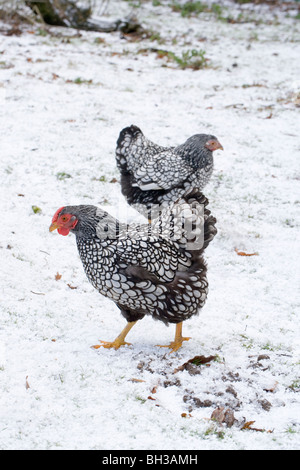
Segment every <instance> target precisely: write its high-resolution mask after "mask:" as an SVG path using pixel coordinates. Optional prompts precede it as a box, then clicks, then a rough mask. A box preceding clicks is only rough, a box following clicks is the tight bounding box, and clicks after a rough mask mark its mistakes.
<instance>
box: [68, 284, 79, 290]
mask: <svg viewBox="0 0 300 470" xmlns="http://www.w3.org/2000/svg"><path fill="white" fill-rule="evenodd" d="M67 286H68V287H70V289H77V286H71V284H67Z"/></svg>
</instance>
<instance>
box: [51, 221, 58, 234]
mask: <svg viewBox="0 0 300 470" xmlns="http://www.w3.org/2000/svg"><path fill="white" fill-rule="evenodd" d="M56 229H58V225H57V223H56V222H52V224H51V225H50V227H49V232H54V230H56Z"/></svg>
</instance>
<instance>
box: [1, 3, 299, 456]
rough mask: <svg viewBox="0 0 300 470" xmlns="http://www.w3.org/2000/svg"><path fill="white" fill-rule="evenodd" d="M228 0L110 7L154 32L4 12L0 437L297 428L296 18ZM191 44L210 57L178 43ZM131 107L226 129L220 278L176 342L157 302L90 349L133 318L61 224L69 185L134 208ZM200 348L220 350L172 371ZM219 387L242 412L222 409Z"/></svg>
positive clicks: (154, 121)
mask: <svg viewBox="0 0 300 470" xmlns="http://www.w3.org/2000/svg"><path fill="white" fill-rule="evenodd" d="M156 3H157V2H156ZM162 3H164V2H162ZM102 5H103V2H100V4H99V9H100V10H101V6H102ZM134 5H135V6H136V7H134ZM219 6H221V8H222V10H221V11H220V10H218V11H215V12H212V13H210V12H206V13H201V14H199V15H198V16H194V17H183V16H181V14H180V12H177V11H172V9H171V8H170V6H168V2H165V4H163V5H159V6H153V5H152V2H143V3H141V4H139V3H138V2H125V1H124V2H117V1H112V0H111V1H110V2H109V3H108V7H107V9H106V12H105V13H106V15H107V17H109V18H111V17H113V18H117V17H119V16H120V15H126V14H128V13H129V12H132V11H134V13H135V14H136V16H137V18H138V20H139V21H140V22H141V23H142V24H143V26H144V28H145V29H146V30H147V31H148V32H149V31H151V34H149V33H148V35H147V37H146V38H141V37H137V38H133V37H131V38H130V37H125V38H121V37H120V33H118V32H117V33H111V34H99V33H91V32H90V33H88V32H83V33H82V34H80V35H78V34H77V32H76V31H74V30H65V29H62V28H50V29H49V30H48V32H47V31H45V30H44V29H43V28H42V26H39V25H21V29H22V34H20V35H10V36H7V35H5V34H4V33H3V31H4V30H5V29H9V28H10V25H7V24H3V23H1V24H0V29H1V30H2V33H1V34H0V136H1V137H0V142H1V144H0V146H1V166H0V171H1V186H0V193H1V206H2V211H1V212H2V221H1V224H0V254H1V273H0V276H1V277H0V292H1V305H0V312H1V317H0V318H1V322H0V414H1V416H0V448H1V449H106V450H116V449H121V450H127V449H135V450H136V449H148V450H166V449H169V450H174V449H178V450H196V449H200V450H201V449H217V450H220V449H234V450H239V449H271V450H275V449H287V450H291V449H297V448H299V445H300V416H299V381H300V379H299V376H300V374H299V300H300V299H299V274H300V273H299V254H300V253H299V203H300V195H299V179H300V175H299V172H298V170H299V91H300V81H299V80H300V73H299V72H300V70H299V20H297V19H295V17H294V16H293V15H295V12H294V11H291V10H284V9H283V8H271V7H268V6H266V5H258V6H257V7H255V8H254V7H253V5H249V4H247V5H245V6H242V7H238V6H237V4H233V3H231V2H226V3H224V4H223V3H220V4H219ZM229 15H230V16H231V17H234V18H236V20H237V21H226V20H225V19H224V18H226V17H228V16H229ZM133 39H134V40H133ZM159 50H163V51H164V53H159V52H158V51H159ZM191 50H197V51H200V50H204V51H205V57H206V58H207V59H208V61H207V62H206V65H207V66H206V67H205V68H203V69H200V70H193V69H191V68H186V69H182V68H181V67H180V63H178V62H176V61H174V59H173V57H174V56H172V55H171V54H167V52H173V53H174V54H175V55H176V57H179V58H182V52H186V51H191ZM166 51H167V52H166ZM297 99H298V101H297ZM297 104H298V106H297ZM133 123H134V124H136V125H138V126H140V127H141V129H142V130H143V131H144V133H145V134H146V135H147V136H148V137H149V138H151V139H152V140H153V141H155V142H157V143H160V144H161V145H175V144H180V143H182V142H184V140H185V139H186V138H188V137H189V136H191V135H192V134H194V133H198V132H208V133H213V134H215V135H216V136H217V137H218V138H219V140H220V142H221V143H222V144H223V146H224V149H225V151H224V152H216V154H215V170H214V174H213V177H212V180H211V182H210V183H209V184H208V186H207V188H206V191H205V194H206V195H207V197H208V198H209V200H210V209H211V211H212V213H213V214H214V215H215V216H216V217H217V219H218V230H219V232H218V235H217V237H216V238H215V239H214V241H213V243H212V244H211V245H210V246H209V249H208V250H207V252H206V258H207V261H208V278H209V283H210V293H209V297H208V301H207V303H206V305H205V307H204V309H203V310H202V311H201V312H200V315H199V316H197V317H195V318H192V319H191V320H189V321H188V322H186V323H185V324H184V330H183V332H184V334H185V335H187V336H191V337H192V339H191V340H190V341H189V342H185V343H184V344H183V347H182V348H181V350H180V351H179V352H178V353H176V354H169V353H168V352H166V350H165V349H161V348H158V347H156V344H167V343H169V342H170V340H171V339H173V335H174V327H173V326H170V327H169V328H167V327H165V326H164V325H163V324H162V323H159V322H154V321H153V320H152V319H151V318H146V319H143V320H142V321H141V322H140V323H138V324H137V325H136V326H135V327H134V328H133V330H132V331H131V332H130V334H129V335H128V340H129V341H130V342H132V346H130V347H126V348H123V349H120V350H118V351H114V350H106V349H103V348H100V349H99V350H97V351H95V350H93V349H91V348H90V346H91V345H93V344H95V343H97V341H98V339H104V340H112V339H114V338H115V337H116V336H117V334H119V332H120V331H121V329H122V328H123V326H124V325H125V320H124V319H123V318H122V317H121V316H120V314H119V312H118V310H117V308H116V307H115V306H114V304H113V303H111V302H110V301H109V300H108V299H105V298H103V297H102V296H100V295H99V294H98V293H97V292H96V291H95V290H94V289H93V287H92V286H91V285H90V284H89V283H88V281H87V279H86V277H85V275H84V272H83V268H82V265H81V262H80V260H79V257H78V254H77V249H76V246H75V238H74V237H73V236H71V235H70V236H69V237H66V238H65V237H61V236H59V235H58V234H57V233H55V234H54V233H51V234H50V233H49V232H48V227H49V225H50V223H51V218H52V216H53V214H54V212H55V211H56V210H57V209H58V208H59V207H61V206H63V205H67V204H77V203H87V204H96V205H103V206H104V207H105V208H106V209H107V210H108V211H110V212H111V213H113V214H115V215H117V216H118V217H120V218H121V219H123V218H124V217H125V215H126V214H127V212H128V208H127V206H126V204H125V201H124V199H123V197H122V196H121V193H120V186H119V183H118V182H115V179H118V171H117V169H116V166H115V157H114V149H115V143H116V140H117V138H118V134H119V132H120V130H121V129H122V128H123V127H125V126H127V125H130V124H133ZM297 152H298V153H297ZM35 206H36V207H35ZM33 209H34V210H33ZM128 217H129V219H130V220H134V219H136V218H137V215H136V214H135V213H134V212H133V211H129V214H128ZM235 249H237V250H239V251H243V252H246V253H256V255H254V256H251V257H246V256H239V255H238V254H237V252H236V251H235ZM197 355H198V356H199V355H203V356H205V357H208V356H211V355H213V356H216V359H215V360H213V361H210V362H209V363H207V364H204V365H201V366H195V365H192V366H190V367H188V368H184V369H183V370H179V371H176V369H177V368H178V367H180V366H182V365H183V364H184V363H186V362H187V361H189V360H190V359H192V358H193V357H194V356H197ZM297 392H298V393H297ZM218 407H224V411H226V410H227V409H229V410H231V415H232V413H233V415H234V418H235V421H234V423H233V425H232V426H230V425H227V424H226V423H225V422H223V423H219V422H218V420H212V419H211V415H212V413H213V412H214V410H216V409H217V408H218ZM220 421H222V420H220ZM250 421H254V423H252V424H249V422H250ZM230 424H232V423H230ZM251 428H252V429H251Z"/></svg>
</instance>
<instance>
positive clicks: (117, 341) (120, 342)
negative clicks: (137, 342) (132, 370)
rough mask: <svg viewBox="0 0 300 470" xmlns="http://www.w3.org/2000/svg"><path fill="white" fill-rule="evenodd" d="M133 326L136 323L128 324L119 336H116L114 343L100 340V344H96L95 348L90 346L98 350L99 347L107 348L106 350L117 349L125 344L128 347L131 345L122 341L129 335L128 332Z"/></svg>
mask: <svg viewBox="0 0 300 470" xmlns="http://www.w3.org/2000/svg"><path fill="white" fill-rule="evenodd" d="M135 324H136V321H132V322H128V323H127V325H126V326H125V328H124V329H123V330H122V331H121V333H120V334H119V336H117V338H116V339H115V340H114V341H111V342H109V341H101V340H100V342H101V343H102V344H97V345H96V346H92V348H94V349H99V348H101V346H103V348H108V349H110V348H114V349H119V347H120V346H124V345H125V344H128V345H130V344H131V343H126V341H124V340H125V338H126V336H127V334H128V333H129V331H130V330H131V328H132V327H133V325H135Z"/></svg>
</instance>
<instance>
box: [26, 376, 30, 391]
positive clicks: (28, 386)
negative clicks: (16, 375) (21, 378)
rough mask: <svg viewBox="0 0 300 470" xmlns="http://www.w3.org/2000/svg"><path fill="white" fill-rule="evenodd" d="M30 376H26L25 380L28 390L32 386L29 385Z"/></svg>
mask: <svg viewBox="0 0 300 470" xmlns="http://www.w3.org/2000/svg"><path fill="white" fill-rule="evenodd" d="M27 379H28V375H26V380H25V387H26V390H28V389H29V388H30V385H29V383H28V380H27Z"/></svg>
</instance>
